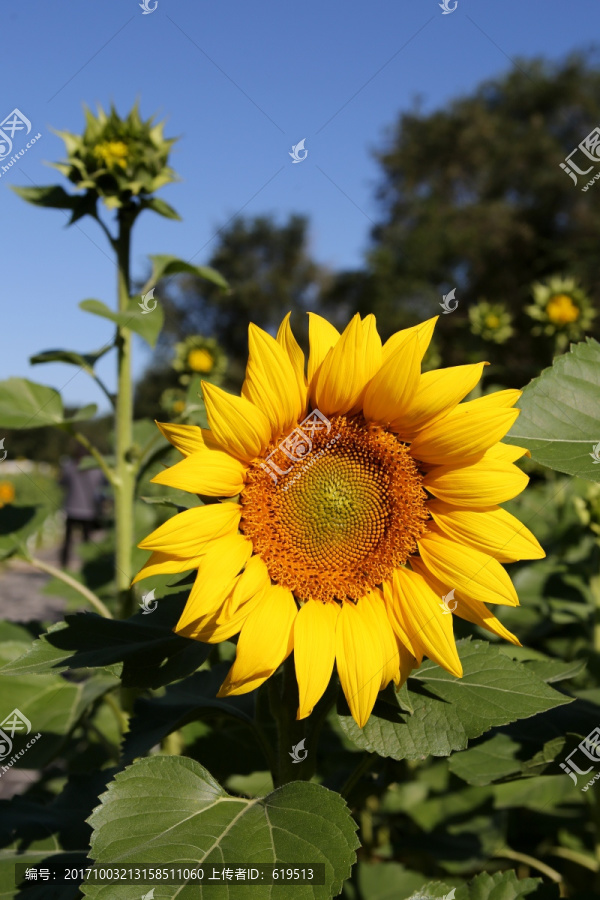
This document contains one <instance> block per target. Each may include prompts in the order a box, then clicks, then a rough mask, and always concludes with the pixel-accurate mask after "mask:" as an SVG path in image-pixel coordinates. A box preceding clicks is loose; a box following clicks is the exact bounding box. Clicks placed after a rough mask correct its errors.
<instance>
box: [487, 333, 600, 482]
mask: <svg viewBox="0 0 600 900" xmlns="http://www.w3.org/2000/svg"><path fill="white" fill-rule="evenodd" d="M599 397H600V344H599V343H598V342H597V341H595V340H593V338H588V339H587V341H585V342H582V343H580V344H574V345H572V346H571V350H570V352H569V353H565V354H564V356H559V357H558V358H557V359H555V361H554V364H553V366H552V367H551V368H548V369H544V371H543V372H542V374H541V375H540V376H539V378H534V380H533V381H532V382H531V383H530V384H528V385H527V387H526V388H525V390H524V392H523V396H522V397H521V399H520V401H519V403H518V405H519V407H520V408H521V414H520V415H519V418H518V419H517V421H516V422H515V424H514V425H513V427H512V428H511V430H510V432H509V433H508V435H507V436H506V437H505V438H504V440H505V441H506V442H507V443H512V444H517V445H519V446H521V447H527V449H528V450H529V451H530V452H531V455H532V457H533V459H535V460H536V462H539V463H541V464H542V465H544V466H548V467H549V468H550V469H558V471H559V472H566V473H567V474H569V475H578V476H579V477H580V478H587V479H588V481H600V462H598V460H600V403H599V402H598V398H599ZM597 445H598V450H597V451H595V449H594V448H595V447H596V446H597ZM593 454H595V459H594V456H593Z"/></svg>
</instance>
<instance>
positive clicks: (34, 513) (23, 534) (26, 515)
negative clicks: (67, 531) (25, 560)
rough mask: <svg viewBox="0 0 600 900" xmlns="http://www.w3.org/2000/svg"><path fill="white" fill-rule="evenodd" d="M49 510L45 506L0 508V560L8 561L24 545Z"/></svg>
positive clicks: (39, 526)
mask: <svg viewBox="0 0 600 900" xmlns="http://www.w3.org/2000/svg"><path fill="white" fill-rule="evenodd" d="M48 513H49V510H48V507H46V506H14V505H13V504H12V503H11V504H10V505H9V506H3V507H1V508H0V559H8V557H9V556H13V555H14V554H15V553H18V552H19V551H20V549H21V548H22V547H24V546H25V545H26V542H27V538H28V537H29V536H30V535H32V534H35V532H36V531H38V530H39V529H40V528H41V526H42V524H43V522H44V520H45V519H46V517H47V516H48Z"/></svg>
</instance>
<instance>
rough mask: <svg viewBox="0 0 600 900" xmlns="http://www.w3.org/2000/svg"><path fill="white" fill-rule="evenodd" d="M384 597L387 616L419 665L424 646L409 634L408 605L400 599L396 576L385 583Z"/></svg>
mask: <svg viewBox="0 0 600 900" xmlns="http://www.w3.org/2000/svg"><path fill="white" fill-rule="evenodd" d="M383 599H384V601H385V608H386V612H387V617H388V619H389V621H390V624H391V626H392V629H393V631H394V634H395V635H396V637H397V639H398V641H399V642H400V643H401V644H402V645H403V646H404V647H405V648H406V650H407V651H408V652H409V653H410V655H411V656H413V657H414V658H415V661H417V662H418V664H419V665H421V663H422V662H423V647H422V645H421V644H420V643H419V642H418V641H413V640H412V639H411V637H410V635H409V629H410V626H409V624H408V621H407V617H406V607H405V606H404V604H402V603H401V602H400V601H399V598H398V591H397V589H396V586H395V582H394V577H393V575H392V578H390V579H388V580H387V581H384V583H383Z"/></svg>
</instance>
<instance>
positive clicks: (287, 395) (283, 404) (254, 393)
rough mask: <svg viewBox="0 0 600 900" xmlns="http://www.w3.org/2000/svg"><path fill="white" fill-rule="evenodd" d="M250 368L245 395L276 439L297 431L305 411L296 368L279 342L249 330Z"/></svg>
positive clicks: (261, 333) (254, 326)
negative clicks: (267, 421)
mask: <svg viewBox="0 0 600 900" xmlns="http://www.w3.org/2000/svg"><path fill="white" fill-rule="evenodd" d="M248 348H249V352H248V365H247V366H246V380H245V381H244V385H243V387H242V395H243V396H244V397H246V398H247V399H248V400H250V401H251V402H252V403H253V404H254V405H255V406H257V407H258V408H259V409H260V410H262V411H263V412H264V414H265V415H266V417H267V418H268V420H269V422H270V423H271V431H272V436H273V438H276V437H278V436H279V435H280V434H283V433H284V432H287V431H290V429H291V428H293V427H294V426H295V425H296V423H297V422H298V420H299V419H300V416H301V414H302V411H303V408H304V397H303V396H302V394H301V392H300V388H299V386H298V381H297V379H296V373H295V371H294V367H293V365H292V363H291V362H290V358H289V356H288V355H287V353H286V351H285V350H284V349H283V347H282V346H281V345H280V344H278V343H277V341H276V340H275V338H273V337H271V335H270V334H267V332H266V331H263V330H262V328H258V327H257V326H256V325H253V324H252V323H251V324H250V325H249V326H248Z"/></svg>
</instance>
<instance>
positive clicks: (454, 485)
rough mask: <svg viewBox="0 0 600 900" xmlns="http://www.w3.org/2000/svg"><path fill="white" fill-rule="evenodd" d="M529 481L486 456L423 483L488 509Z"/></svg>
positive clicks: (442, 469) (450, 499) (453, 499)
mask: <svg viewBox="0 0 600 900" xmlns="http://www.w3.org/2000/svg"><path fill="white" fill-rule="evenodd" d="M179 465H181V463H180V464H179ZM528 481H529V478H528V477H527V475H525V473H524V472H521V470H520V469H518V468H517V467H516V466H514V465H512V464H511V463H505V462H502V461H500V460H494V459H486V458H485V457H484V458H483V459H480V460H479V461H478V462H476V463H473V464H472V465H469V466H460V467H458V468H455V467H454V466H436V468H435V469H432V471H431V472H428V473H427V474H426V475H425V478H424V479H423V486H424V487H426V488H427V490H428V491H429V492H430V493H432V494H433V495H434V497H438V498H439V499H440V500H445V501H446V502H447V503H452V504H453V505H454V506H465V507H467V508H473V509H487V508H489V507H490V506H497V505H498V504H499V503H504V502H505V501H506V500H512V498H513V497H516V496H517V494H520V493H521V491H522V490H524V488H525V486H526V485H527V482H528Z"/></svg>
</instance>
